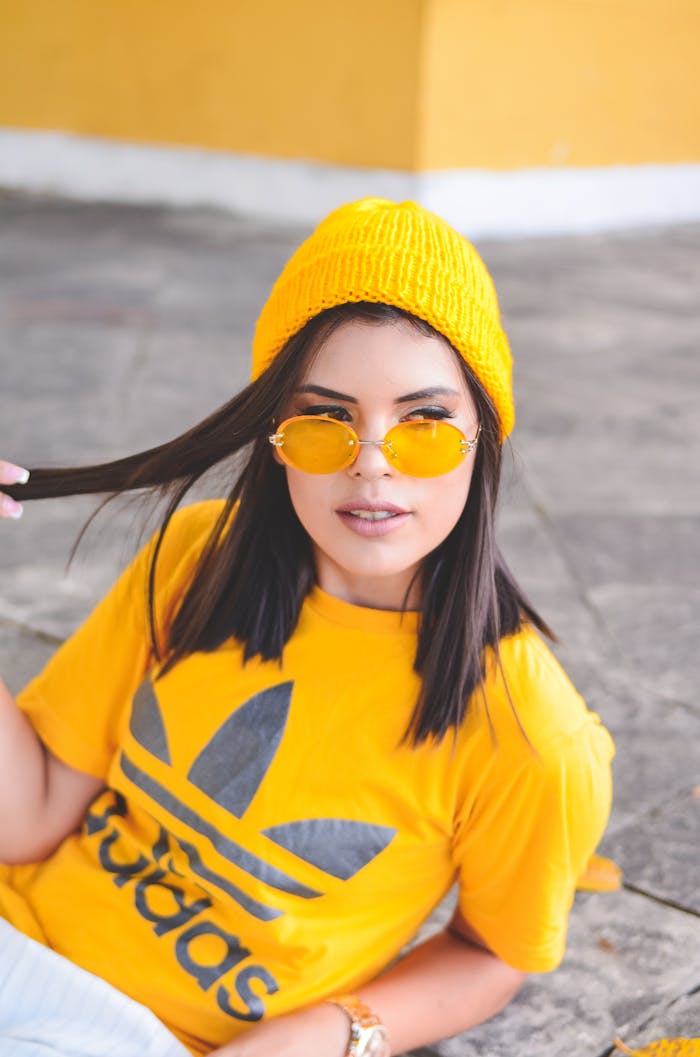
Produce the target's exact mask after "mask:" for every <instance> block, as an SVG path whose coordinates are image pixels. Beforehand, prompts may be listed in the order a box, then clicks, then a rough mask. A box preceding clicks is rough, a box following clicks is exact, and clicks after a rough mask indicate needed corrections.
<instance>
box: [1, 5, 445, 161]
mask: <svg viewBox="0 0 700 1057" xmlns="http://www.w3.org/2000/svg"><path fill="white" fill-rule="evenodd" d="M423 4H424V0H352V2H351V3H348V2H345V0H343V2H342V3H339V2H335V0H196V2H194V3H193V2H192V0H32V2H31V3H28V2H27V0H19V2H18V0H0V125H5V126H7V125H10V126H21V127H26V128H49V129H62V130H69V131H72V132H78V133H83V134H86V135H97V136H107V137H114V138H117V139H124V140H132V141H134V140H136V141H146V142H151V143H153V142H155V143H173V144H192V145H197V146H203V147H212V148H216V149H221V150H231V151H239V152H243V153H251V154H261V155H268V156H274V157H283V158H313V159H318V160H323V161H333V162H338V163H340V164H344V165H352V164H356V163H358V164H363V165H367V166H371V167H375V168H381V167H383V166H387V167H392V168H399V169H410V168H411V167H412V166H413V164H414V148H415V127H416V99H417V80H418V72H419V53H420V33H419V30H420V24H421V20H420V14H421V11H422V8H423Z"/></svg>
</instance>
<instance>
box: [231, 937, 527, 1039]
mask: <svg viewBox="0 0 700 1057" xmlns="http://www.w3.org/2000/svg"><path fill="white" fill-rule="evenodd" d="M468 931H469V930H468V929H467V928H466V926H465V925H464V924H463V923H462V922H460V920H459V919H458V918H457V917H455V919H454V920H453V922H452V924H451V925H450V926H449V927H448V928H447V929H446V930H445V931H444V932H440V933H438V935H437V936H433V937H432V939H429V940H427V941H426V942H425V943H422V944H420V946H418V947H415V948H414V949H413V950H412V951H410V952H409V953H408V954H407V955H406V957H405V958H403V959H402V960H401V961H400V962H398V963H397V964H396V965H394V966H393V968H391V969H390V970H389V971H388V972H387V973H385V974H384V975H383V976H381V977H378V978H377V979H376V980H373V981H372V983H370V984H367V985H366V986H365V987H363V988H362V990H361V991H360V992H359V997H360V998H361V999H362V1000H363V1001H364V1002H365V1003H366V1004H367V1005H368V1006H369V1007H370V1009H372V1010H373V1011H374V1012H376V1013H377V1014H378V1015H379V1016H380V1017H381V1019H382V1021H383V1023H384V1025H385V1026H386V1028H387V1030H388V1032H389V1038H390V1041H391V1052H392V1054H400V1053H404V1052H405V1051H406V1050H411V1049H415V1048H416V1047H417V1046H425V1045H427V1044H428V1043H431V1042H435V1041H437V1040H438V1039H444V1038H447V1037H448V1036H450V1035H456V1034H457V1033H458V1032H462V1031H466V1030H467V1029H468V1028H472V1027H474V1026H475V1025H477V1024H480V1023H481V1022H482V1021H484V1020H487V1019H488V1018H489V1017H491V1016H493V1015H494V1013H497V1012H498V1011H499V1010H501V1009H503V1007H504V1006H505V1005H507V1004H508V1002H509V1001H510V1000H511V998H513V996H514V995H515V994H516V992H517V991H518V990H519V988H520V986H521V984H522V983H523V981H524V979H525V975H526V974H525V973H522V972H519V971H518V970H517V969H513V968H511V967H510V966H509V965H506V964H505V962H502V961H501V960H500V959H499V958H497V957H496V956H495V954H492V953H491V952H490V951H488V950H486V949H485V948H484V947H482V946H480V945H478V944H477V942H475V941H474V940H472V939H468V938H466V937H467V933H468ZM472 935H473V934H472ZM348 1035H349V1021H348V1018H347V1016H346V1015H345V1013H343V1011H342V1010H341V1009H340V1008H339V1007H337V1006H334V1005H331V1004H330V1003H328V1002H324V1003H320V1004H319V1005H316V1006H311V1007H309V1008H307V1009H304V1010H301V1011H300V1012H298V1013H291V1014H287V1015H286V1016H282V1017H278V1018H276V1019H273V1020H269V1021H266V1022H265V1023H263V1024H260V1025H258V1026H257V1027H255V1028H252V1029H251V1030H250V1031H249V1032H246V1033H245V1034H244V1035H242V1036H241V1037H240V1038H238V1039H236V1040H235V1041H234V1042H231V1043H229V1044H228V1045H226V1046H223V1047H221V1048H220V1049H217V1050H215V1051H214V1053H213V1054H212V1057H308V1055H309V1054H313V1057H343V1055H344V1054H345V1051H346V1047H347V1042H348Z"/></svg>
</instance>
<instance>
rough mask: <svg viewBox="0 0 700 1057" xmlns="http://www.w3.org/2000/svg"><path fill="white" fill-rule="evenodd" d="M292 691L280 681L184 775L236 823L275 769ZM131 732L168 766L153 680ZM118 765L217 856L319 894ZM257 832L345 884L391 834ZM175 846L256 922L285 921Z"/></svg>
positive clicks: (142, 692) (338, 826) (314, 829)
mask: <svg viewBox="0 0 700 1057" xmlns="http://www.w3.org/2000/svg"><path fill="white" fill-rule="evenodd" d="M293 688H294V684H293V683H292V682H284V683H279V684H278V685H276V686H271V687H269V688H268V689H266V690H262V691H261V692H260V693H258V694H255V696H254V697H251V698H250V699H249V700H248V701H246V702H245V703H244V704H243V705H241V706H240V708H238V709H237V710H236V711H235V712H233V713H232V714H231V715H230V716H229V717H228V718H227V719H226V720H225V722H224V723H223V724H222V726H221V727H220V728H219V729H218V730H217V731H216V733H215V734H214V735H213V736H212V738H211V739H210V740H209V742H208V743H207V744H206V745H205V746H204V748H203V749H202V751H201V752H200V753H199V755H198V756H197V758H196V759H195V761H194V763H193V764H192V766H191V767H190V769H189V771H188V774H187V778H188V780H189V781H190V782H192V784H193V785H195V786H196V787H197V788H198V789H200V790H201V791H202V792H203V793H205V794H206V795H207V796H208V797H210V798H211V799H212V800H213V801H214V802H215V803H217V804H218V805H219V806H220V807H223V808H225V810H226V811H228V812H229V814H231V815H232V816H234V817H235V818H237V819H241V818H243V817H244V816H245V813H246V811H247V810H248V808H249V806H250V804H251V802H252V800H253V797H254V796H255V794H256V793H257V791H258V789H259V788H260V786H261V784H262V782H263V781H264V780H265V777H266V775H267V773H268V771H269V770H270V767H271V766H272V763H273V761H274V758H275V755H276V753H277V750H278V748H279V746H280V744H281V742H282V738H283V736H284V731H285V728H286V725H287V719H288V716H289V707H290V703H291V697H292V691H293ZM130 730H131V733H132V735H133V736H134V738H135V739H136V741H138V742H139V744H140V745H142V746H143V748H145V749H146V750H147V751H148V752H149V753H151V754H152V755H153V756H155V757H157V758H158V759H159V760H161V761H162V762H163V763H166V764H172V759H171V755H170V748H169V744H168V736H167V731H166V728H165V724H164V722H163V716H162V713H161V710H160V705H159V703H158V699H157V697H156V695H155V692H154V689H153V685H152V683H151V681H150V679H146V680H145V681H144V682H143V683H142V685H141V687H140V688H139V690H138V691H137V693H136V695H135V697H134V702H133V708H132V713H131V721H130ZM121 766H122V770H123V771H124V774H125V775H126V776H127V777H128V778H129V779H130V780H131V781H132V782H133V783H134V784H135V785H137V786H138V787H139V788H140V789H141V790H142V791H143V792H145V793H146V794H147V795H148V796H149V797H151V798H152V799H153V800H155V801H156V802H157V803H158V804H160V805H161V806H162V807H163V808H165V809H166V810H167V811H168V812H169V813H170V814H171V815H174V816H175V817H176V818H178V819H180V820H181V821H182V822H184V823H186V824H187V825H188V826H189V827H190V828H191V829H192V830H194V831H195V832H197V833H199V834H200V835H201V836H203V837H205V838H206V839H208V840H209V842H210V843H211V844H212V845H213V847H214V848H216V850H217V852H218V853H219V854H220V855H222V856H223V857H224V858H226V859H228V861H229V862H231V863H233V864H235V865H236V866H237V867H239V868H240V869H241V870H244V871H245V872H246V873H248V874H250V875H251V876H252V877H255V878H256V879H257V880H259V881H262V882H263V883H264V884H266V885H268V886H269V887H270V888H272V889H277V890H278V891H281V892H286V893H289V894H292V895H295V896H299V897H300V898H302V899H315V898H318V897H319V896H321V895H323V892H320V891H318V890H317V889H315V888H310V887H309V886H308V885H305V884H302V883H301V882H300V881H297V880H296V879H295V878H294V877H292V876H291V875H289V874H287V873H286V872H285V871H283V870H280V869H278V868H277V867H275V866H273V865H272V864H271V863H268V862H266V861H265V860H264V859H261V858H260V857H259V856H256V855H253V854H252V853H251V852H249V851H248V850H247V849H245V848H243V847H241V845H240V844H238V843H236V842H235V841H233V840H231V839H230V838H228V837H227V836H225V835H224V834H223V833H221V831H220V830H219V829H217V828H216V827H215V826H212V825H211V823H209V822H207V820H206V819H204V818H202V817H201V816H200V815H199V814H197V813H196V812H195V811H193V810H192V808H191V807H190V806H189V805H187V804H186V803H185V802H184V801H182V800H180V799H179V798H178V797H176V796H175V795H174V794H173V793H172V792H171V791H170V790H168V789H166V788H165V787H164V786H163V785H162V784H161V783H160V782H158V781H156V780H155V779H154V778H152V777H151V776H150V775H149V774H148V773H147V772H146V771H144V770H142V769H141V768H139V767H137V766H136V764H134V763H133V762H132V761H131V760H130V759H129V758H128V757H127V756H126V754H125V753H122V758H121ZM262 833H263V835H264V836H265V837H267V838H268V839H269V840H271V841H273V842H274V843H275V844H277V845H279V846H280V847H282V848H284V849H285V850H286V851H288V852H291V853H292V854H293V855H296V856H297V857H298V858H299V859H302V860H303V861H304V862H306V863H309V864H310V865H311V866H315V867H317V868H318V869H319V870H322V871H323V872H324V873H326V874H329V875H330V876H332V877H336V878H339V879H340V880H343V881H347V880H350V878H352V877H354V876H355V874H357V873H358V872H359V871H360V870H361V869H363V867H365V866H367V864H368V863H370V862H371V861H372V860H373V859H374V858H376V856H377V855H379V854H380V853H381V852H382V851H384V849H385V848H386V847H388V845H389V844H390V843H391V841H392V840H393V838H394V836H395V835H396V830H395V829H394V828H393V827H390V826H380V825H376V824H374V823H371V822H357V821H355V820H353V819H343V818H304V819H297V820H295V821H292V822H286V823H283V824H281V825H277V826H271V827H269V828H267V829H264V830H262ZM179 843H180V845H181V847H183V849H184V850H185V851H186V853H187V855H188V858H189V861H190V866H191V868H192V869H193V871H194V872H195V873H197V874H198V875H199V876H201V877H203V878H205V879H206V880H207V881H208V882H209V883H210V884H215V885H217V886H218V887H219V888H222V889H223V890H224V891H226V892H227V893H228V894H229V895H231V896H233V898H234V899H236V901H237V902H238V903H240V905H241V906H243V907H244V909H245V910H247V911H248V912H249V913H251V914H252V915H253V916H254V917H257V918H259V919H261V920H264V921H269V920H272V919H273V918H277V917H280V916H282V914H283V913H284V912H283V911H282V910H279V909H278V908H275V907H273V906H267V905H265V904H263V903H261V902H259V901H258V900H255V899H253V898H251V897H250V896H249V895H247V894H246V893H245V892H243V891H242V890H241V889H239V888H238V886H236V885H235V884H233V883H232V882H231V881H230V880H229V879H228V878H225V877H222V876H221V875H220V874H217V873H215V872H214V871H213V870H211V869H209V868H208V867H206V866H205V865H204V863H203V862H202V860H201V858H200V856H199V854H198V852H197V850H196V849H195V848H194V846H192V845H189V844H186V843H185V842H183V841H180V842H179Z"/></svg>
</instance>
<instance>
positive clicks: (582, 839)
mask: <svg viewBox="0 0 700 1057" xmlns="http://www.w3.org/2000/svg"><path fill="white" fill-rule="evenodd" d="M613 752H614V749H613V744H612V739H611V738H610V735H609V734H608V732H607V731H606V730H605V728H604V727H602V726H601V725H600V723H599V721H598V717H597V716H596V715H595V714H594V713H587V718H586V721H585V722H584V724H583V725H582V726H581V727H580V728H579V729H578V730H577V731H575V732H573V733H569V734H567V735H566V736H565V737H563V738H562V739H559V740H557V741H556V742H554V743H552V744H550V745H549V746H548V747H547V748H546V749H542V750H541V751H539V753H538V754H537V755H535V754H534V753H532V754H530V755H529V756H527V757H525V758H522V757H521V760H520V763H519V765H518V766H516V767H513V768H512V770H511V771H510V773H508V774H504V773H503V768H502V767H499V766H494V767H493V768H492V773H491V774H490V776H489V777H488V778H487V779H486V781H485V782H483V783H482V784H481V787H480V790H479V794H478V796H477V797H476V798H475V800H474V801H473V803H472V804H471V805H470V810H469V814H468V817H463V818H461V819H460V820H459V822H458V826H457V832H456V838H455V842H454V851H455V856H456V859H457V863H458V873H459V909H460V911H461V914H462V916H463V917H464V919H465V921H466V922H467V923H468V924H469V925H471V926H472V927H473V928H474V929H475V930H476V932H477V933H479V935H480V936H481V937H482V939H483V940H484V942H485V943H486V944H487V946H488V947H489V948H490V949H491V950H492V951H493V952H494V953H495V954H496V955H497V956H498V957H499V958H501V959H502V960H503V961H505V962H506V963H508V964H509V965H512V966H513V967H514V968H516V969H520V970H522V971H524V972H546V971H548V970H550V969H554V968H556V966H557V965H558V964H559V963H560V961H561V959H562V958H563V955H564V949H565V942H566V930H567V919H568V914H569V910H570V909H571V905H572V903H573V898H574V893H575V888H576V882H577V880H578V878H579V877H580V876H581V874H582V873H583V871H584V869H585V866H586V863H587V862H588V859H589V857H590V855H591V854H592V852H593V851H594V849H595V848H596V846H597V844H598V842H599V840H600V838H601V836H602V834H603V830H604V828H605V825H606V823H607V820H608V816H609V813H610V805H611V798H612V782H611V773H610V761H611V759H612V756H613Z"/></svg>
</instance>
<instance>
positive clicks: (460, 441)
mask: <svg viewBox="0 0 700 1057" xmlns="http://www.w3.org/2000/svg"><path fill="white" fill-rule="evenodd" d="M480 432H481V426H479V428H478V430H477V431H476V436H475V437H474V440H467V438H466V437H465V436H464V434H463V433H462V431H461V430H459V429H457V427H456V426H453V425H451V424H450V423H449V422H443V421H441V420H439V419H415V420H414V421H411V422H399V423H398V425H396V426H392V427H391V429H390V430H389V432H388V433H387V434H386V436H385V437H384V440H360V438H359V437H358V435H357V433H356V432H355V430H354V429H353V428H352V426H348V425H347V423H346V422H340V421H339V420H338V419H335V418H326V417H325V416H321V415H295V416H294V417H293V418H288V419H286V420H285V421H284V422H283V423H282V424H281V426H280V427H279V429H278V430H277V432H276V433H273V434H272V435H271V436H270V437H268V440H269V441H270V444H272V446H273V447H274V448H276V449H277V451H278V452H279V453H280V457H281V458H282V459H283V460H284V462H286V463H287V465H288V466H293V467H294V469H296V470H303V471H304V473H336V472H337V471H338V470H344V469H345V468H346V466H351V465H352V463H353V462H354V461H355V459H356V458H357V456H358V455H359V454H360V448H361V447H362V446H363V445H370V444H371V445H375V446H377V447H380V448H381V450H382V453H383V455H384V457H385V459H386V461H387V462H388V463H389V465H390V466H393V467H394V468H395V469H397V470H398V471H399V473H405V474H409V475H410V476H411V477H440V476H441V475H442V474H443V473H449V472H450V470H454V469H456V468H457V467H458V466H459V464H460V463H461V461H462V459H463V458H464V456H465V455H468V454H469V453H470V452H472V451H474V449H475V448H476V442H477V440H478V438H479V433H480Z"/></svg>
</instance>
